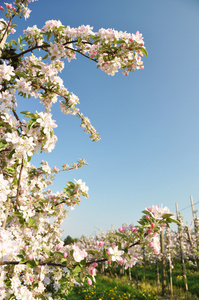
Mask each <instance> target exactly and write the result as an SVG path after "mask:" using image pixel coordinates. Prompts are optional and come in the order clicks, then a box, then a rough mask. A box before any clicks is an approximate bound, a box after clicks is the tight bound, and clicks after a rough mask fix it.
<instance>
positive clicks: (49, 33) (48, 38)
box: [47, 32, 51, 41]
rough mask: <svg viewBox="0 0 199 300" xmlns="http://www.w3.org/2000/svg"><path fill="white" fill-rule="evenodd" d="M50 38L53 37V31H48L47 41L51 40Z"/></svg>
mask: <svg viewBox="0 0 199 300" xmlns="http://www.w3.org/2000/svg"><path fill="white" fill-rule="evenodd" d="M50 38H51V32H48V33H47V41H50Z"/></svg>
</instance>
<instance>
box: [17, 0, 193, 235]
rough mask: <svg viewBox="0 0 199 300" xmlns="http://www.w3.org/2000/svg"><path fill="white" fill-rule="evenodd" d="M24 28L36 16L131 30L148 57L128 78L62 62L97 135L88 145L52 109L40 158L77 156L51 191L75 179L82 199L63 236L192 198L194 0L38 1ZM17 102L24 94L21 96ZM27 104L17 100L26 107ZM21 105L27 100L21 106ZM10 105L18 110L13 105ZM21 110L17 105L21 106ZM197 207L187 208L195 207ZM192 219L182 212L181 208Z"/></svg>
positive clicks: (53, 160) (81, 62) (55, 161)
mask: <svg viewBox="0 0 199 300" xmlns="http://www.w3.org/2000/svg"><path fill="white" fill-rule="evenodd" d="M30 8H31V9H32V13H31V16H30V18H29V19H27V21H26V22H25V21H24V20H21V21H20V28H19V31H20V29H21V28H22V27H21V26H23V27H24V29H25V28H26V27H28V26H33V25H34V24H37V25H38V28H41V27H42V26H43V24H44V23H45V21H47V20H50V19H55V20H60V21H61V22H62V23H63V24H64V25H70V26H71V27H78V26H79V25H82V24H85V25H87V24H89V25H91V26H94V31H97V30H98V29H99V28H101V27H103V28H114V29H116V30H123V31H127V32H131V33H135V32H136V31H137V30H139V31H140V32H141V33H142V34H143V36H144V41H145V46H146V49H147V50H148V53H149V56H148V57H147V58H145V59H144V66H145V68H144V70H142V71H141V70H139V71H136V72H134V73H132V74H130V75H129V76H128V77H125V76H123V75H122V74H121V73H117V74H116V75H115V76H114V77H111V76H108V75H106V74H105V73H103V72H102V71H101V70H99V69H96V65H95V63H94V62H92V61H89V60H87V59H85V58H82V57H78V59H77V60H73V61H72V62H71V63H70V64H69V63H67V62H66V66H65V70H64V72H63V73H62V78H63V80H64V83H65V86H66V87H67V88H68V90H69V91H71V92H73V93H75V94H76V95H77V96H78V97H79V99H80V106H79V108H80V110H81V111H82V112H83V113H84V115H85V116H88V117H89V118H90V120H91V122H92V124H93V125H94V126H95V127H96V129H97V131H99V132H100V133H101V140H100V141H99V142H98V143H93V142H91V141H90V139H89V138H88V135H86V134H85V133H84V132H83V130H82V128H80V126H79V125H80V122H79V120H78V119H77V118H76V117H73V116H68V117H67V116H65V115H63V114H61V112H60V111H59V108H58V105H57V106H55V107H54V109H53V116H54V118H55V119H57V124H58V126H59V127H58V128H57V129H56V130H55V134H56V135H57V136H58V139H59V141H58V143H57V145H56V148H55V150H54V151H53V152H52V153H50V154H45V155H42V156H41V157H37V158H36V159H34V162H35V163H38V161H39V160H41V159H45V160H47V161H49V164H50V166H51V167H53V166H54V165H56V166H57V167H60V166H61V165H62V163H64V162H65V163H69V164H70V163H73V162H75V161H76V160H77V159H78V158H85V159H86V161H87V162H88V163H89V165H88V166H85V167H84V168H82V169H81V170H79V171H71V172H69V173H65V174H61V175H59V176H57V179H56V181H55V182H54V184H53V186H52V189H53V191H57V190H61V189H62V188H63V187H64V186H65V184H66V181H67V180H73V179H79V178H81V179H82V180H83V181H85V182H86V184H87V185H88V186H89V198H88V199H82V202H81V204H80V206H79V207H76V209H75V210H74V211H71V212H69V214H68V218H67V219H66V221H65V222H64V224H63V229H64V233H63V236H64V237H65V236H67V235H68V234H69V235H71V236H72V237H80V236H81V235H82V234H84V235H90V234H91V233H94V232H95V231H96V232H97V231H98V230H97V229H98V228H100V229H103V230H106V229H110V228H111V225H113V226H114V228H118V227H119V226H120V225H121V224H122V223H128V224H129V223H132V222H134V224H136V221H137V220H138V219H139V218H140V217H141V211H142V210H143V209H144V208H145V207H146V206H150V205H152V204H154V205H161V204H163V205H164V206H168V207H169V208H170V209H171V211H175V203H176V202H178V206H179V210H182V209H183V208H185V207H187V206H189V205H190V195H192V196H193V200H194V202H198V201H199V55H198V49H199V2H198V0H189V1H187V0H175V1H173V0H167V1H165V0H164V1H163V0H152V1H148V0H145V1H144V0H140V1H135V0H123V1H121V0H120V1H119V0H114V1H113V0H109V1H107V0H106V1H105V0H101V1H93V0H92V1H91V0H85V1H77V0H74V1H66V0H57V1H54V0H53V1H52V0H39V1H38V2H35V3H33V4H32V5H31V6H30ZM23 101H24V100H23ZM30 101H34V100H26V101H25V102H23V104H21V106H23V108H22V109H23V110H25V109H26V108H27V107H28V105H29V104H28V102H30ZM26 102H27V106H26ZM21 106H20V107H19V109H20V108H21ZM22 109H21V110H22ZM198 208H199V205H196V206H195V209H198ZM182 214H183V216H184V219H185V221H188V222H189V223H190V221H191V208H189V209H186V210H182Z"/></svg>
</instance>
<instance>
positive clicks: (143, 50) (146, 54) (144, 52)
mask: <svg viewBox="0 0 199 300" xmlns="http://www.w3.org/2000/svg"><path fill="white" fill-rule="evenodd" d="M141 51H142V53H143V54H144V55H145V56H148V52H147V51H146V49H145V48H141Z"/></svg>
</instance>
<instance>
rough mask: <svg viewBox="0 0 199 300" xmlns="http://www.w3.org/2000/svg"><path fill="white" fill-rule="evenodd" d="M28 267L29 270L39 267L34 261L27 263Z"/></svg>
mask: <svg viewBox="0 0 199 300" xmlns="http://www.w3.org/2000/svg"><path fill="white" fill-rule="evenodd" d="M26 265H27V266H28V267H29V268H35V267H36V266H37V264H36V262H35V261H34V260H30V261H28V262H27V263H26Z"/></svg>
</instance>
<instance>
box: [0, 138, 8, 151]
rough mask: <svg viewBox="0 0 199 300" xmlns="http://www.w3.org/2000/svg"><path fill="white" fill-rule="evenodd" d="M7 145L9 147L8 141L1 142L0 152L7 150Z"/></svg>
mask: <svg viewBox="0 0 199 300" xmlns="http://www.w3.org/2000/svg"><path fill="white" fill-rule="evenodd" d="M7 145H8V144H7V142H6V141H4V140H3V141H1V142H0V150H1V149H4V148H6V146H7Z"/></svg>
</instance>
